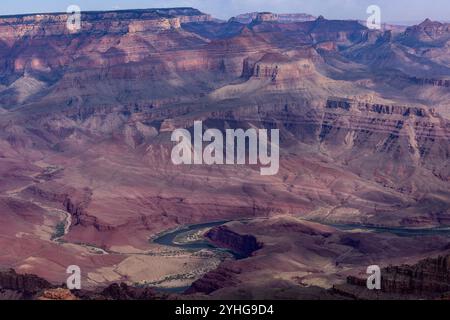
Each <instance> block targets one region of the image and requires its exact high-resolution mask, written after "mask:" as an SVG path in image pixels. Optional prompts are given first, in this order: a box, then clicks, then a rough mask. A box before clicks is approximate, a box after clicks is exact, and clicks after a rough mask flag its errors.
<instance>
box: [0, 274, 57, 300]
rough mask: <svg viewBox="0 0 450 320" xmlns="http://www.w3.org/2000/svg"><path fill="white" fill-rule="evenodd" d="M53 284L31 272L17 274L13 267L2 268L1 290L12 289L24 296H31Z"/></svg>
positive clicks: (11, 290) (0, 276) (0, 277)
mask: <svg viewBox="0 0 450 320" xmlns="http://www.w3.org/2000/svg"><path fill="white" fill-rule="evenodd" d="M50 288H52V285H51V284H50V283H49V282H48V281H47V280H45V279H42V278H40V277H38V276H35V275H31V274H17V273H16V272H15V271H14V270H13V269H9V270H3V271H1V270H0V291H10V292H12V293H14V292H15V293H16V295H19V296H21V297H22V298H31V297H33V296H34V295H36V294H37V293H39V292H41V291H42V290H44V289H50Z"/></svg>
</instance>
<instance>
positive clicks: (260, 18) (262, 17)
mask: <svg viewBox="0 0 450 320" xmlns="http://www.w3.org/2000/svg"><path fill="white" fill-rule="evenodd" d="M253 21H254V22H256V23H259V22H275V21H278V15H277V14H275V13H271V12H260V13H258V15H257V16H256V18H255V19H254V20H253Z"/></svg>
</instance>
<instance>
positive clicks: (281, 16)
mask: <svg viewBox="0 0 450 320" xmlns="http://www.w3.org/2000/svg"><path fill="white" fill-rule="evenodd" d="M258 17H259V18H260V19H262V20H260V21H265V20H264V19H269V21H277V22H279V23H295V22H305V21H314V20H316V17H314V16H312V15H310V14H306V13H277V14H273V13H270V12H263V13H260V12H251V13H244V14H240V15H238V16H236V17H233V18H232V21H237V22H240V23H243V24H249V23H251V22H253V21H257V20H258Z"/></svg>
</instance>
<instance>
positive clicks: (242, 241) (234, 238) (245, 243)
mask: <svg viewBox="0 0 450 320" xmlns="http://www.w3.org/2000/svg"><path fill="white" fill-rule="evenodd" d="M205 236H206V237H207V238H208V239H210V240H211V241H212V242H213V243H215V244H217V245H218V246H219V247H224V248H227V249H230V250H232V251H234V252H237V253H239V254H240V255H242V256H243V257H249V256H251V255H252V254H253V252H255V251H257V250H259V249H261V248H262V246H263V244H262V243H260V242H259V241H258V240H257V239H256V237H254V236H252V235H240V234H238V233H236V232H234V231H232V230H231V229H229V228H228V227H226V226H220V227H216V228H213V229H211V230H209V231H208V232H207V233H206V234H205Z"/></svg>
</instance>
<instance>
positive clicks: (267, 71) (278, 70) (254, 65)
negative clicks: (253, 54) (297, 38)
mask: <svg viewBox="0 0 450 320" xmlns="http://www.w3.org/2000/svg"><path fill="white" fill-rule="evenodd" d="M314 53H315V51H314V49H313V48H310V49H305V50H304V52H302V53H301V54H300V55H298V56H296V57H294V58H290V57H288V56H286V55H283V54H280V53H267V54H265V55H264V56H263V57H262V58H261V59H259V60H257V61H251V60H250V59H246V60H244V66H243V72H242V77H244V78H248V79H249V78H252V79H260V80H271V81H272V82H280V81H281V82H283V81H293V80H299V79H301V78H302V77H304V76H307V75H310V74H313V73H314V71H315V67H314V63H313V61H314V59H315V56H314Z"/></svg>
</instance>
